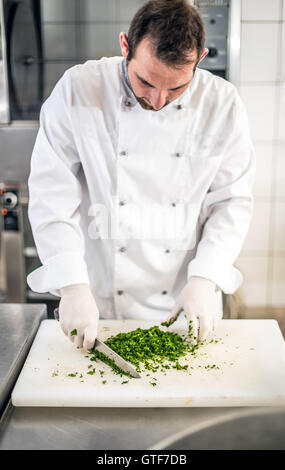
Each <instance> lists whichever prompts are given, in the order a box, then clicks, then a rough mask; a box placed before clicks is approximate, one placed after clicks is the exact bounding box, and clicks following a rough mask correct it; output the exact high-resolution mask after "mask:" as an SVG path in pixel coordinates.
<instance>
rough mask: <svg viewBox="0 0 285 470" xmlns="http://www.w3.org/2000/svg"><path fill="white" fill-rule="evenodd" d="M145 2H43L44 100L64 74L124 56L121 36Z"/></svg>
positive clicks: (50, 0)
mask: <svg viewBox="0 0 285 470" xmlns="http://www.w3.org/2000/svg"><path fill="white" fill-rule="evenodd" d="M144 3H145V0H104V1H102V0H80V1H78V0H61V1H60V2H59V1H58V0H41V12H42V31H43V48H44V57H45V59H44V60H45V92H44V94H45V98H46V97H47V96H48V95H49V94H50V93H51V91H52V89H53V87H54V84H55V83H56V81H57V80H59V78H60V77H61V76H62V74H63V73H64V71H65V70H66V69H68V68H70V67H72V66H73V65H75V64H78V63H83V62H85V61H86V60H88V59H90V58H92V59H100V58H101V57H103V56H105V57H108V56H113V55H121V50H120V45H119V34H120V32H121V31H125V32H127V31H128V28H129V23H130V21H131V19H132V17H133V16H134V14H135V12H136V11H137V10H138V9H139V8H140V7H141V6H142V5H143V4H144Z"/></svg>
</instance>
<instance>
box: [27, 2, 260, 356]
mask: <svg viewBox="0 0 285 470" xmlns="http://www.w3.org/2000/svg"><path fill="white" fill-rule="evenodd" d="M204 45H205V29H204V25H203V22H202V19H201V16H200V14H199V12H198V11H197V10H196V9H195V8H194V7H192V6H191V5H190V3H189V2H188V1H187V0H171V1H169V0H151V1H149V2H147V3H146V4H144V5H143V6H142V7H141V8H140V9H139V10H138V12H137V13H136V14H135V16H134V18H133V20H132V22H131V25H130V28H129V31H128V35H126V34H125V33H121V34H120V46H121V51H122V57H109V58H105V57H103V58H102V59H100V60H88V61H87V62H85V63H84V64H79V65H76V66H74V67H71V68H70V69H69V70H67V71H66V72H65V73H64V75H63V76H62V78H61V79H60V80H59V81H58V83H57V84H56V86H55V87H54V89H53V91H52V93H51V95H50V96H49V98H48V99H47V100H46V101H45V102H44V104H43V106H42V108H41V112H40V127H39V131H38V135H37V138H36V142H35V146H34V150H33V153H32V158H31V172H30V176H29V211H28V214H29V219H30V222H31V227H32V230H33V235H34V239H35V243H36V247H37V250H38V254H39V258H40V260H41V263H42V266H40V267H39V268H37V269H35V270H34V271H33V272H31V273H30V274H29V275H28V278H27V281H28V284H29V286H30V288H31V289H32V290H33V291H35V292H50V293H52V294H54V295H56V296H59V297H61V299H60V303H59V317H60V325H61V327H62V330H63V332H64V333H65V334H66V335H67V336H68V337H69V338H70V340H71V341H73V342H74V345H75V346H76V347H79V348H81V347H83V348H84V349H89V348H91V347H92V346H93V344H94V341H95V338H96V335H97V328H98V319H99V316H100V318H105V319H112V318H118V319H125V318H129V319H143V320H153V321H162V322H163V321H165V320H166V321H167V322H170V323H171V322H172V321H174V320H175V319H176V318H177V317H178V316H179V314H180V313H181V312H184V313H183V315H184V316H185V317H186V319H187V324H186V325H191V328H192V331H193V335H194V337H196V338H198V340H203V339H206V338H207V336H208V335H209V333H210V332H211V331H212V330H213V329H214V328H215V326H216V324H217V321H218V319H219V318H221V317H222V302H221V299H222V295H221V294H222V292H224V293H226V294H231V293H233V292H235V290H236V289H238V288H239V286H240V285H241V283H242V274H241V273H240V272H239V271H238V269H236V268H235V267H234V262H235V260H236V258H237V256H238V254H239V252H240V250H241V247H242V244H243V242H244V239H245V236H246V234H247V231H248V227H249V223H250V220H251V215H252V193H251V187H252V180H253V173H254V166H255V157H254V151H253V146H252V143H251V139H250V133H249V126H248V120H247V116H246V112H245V108H244V105H243V103H242V102H241V100H240V97H239V95H238V92H237V90H236V88H235V87H234V86H233V85H232V84H231V83H229V82H227V81H226V80H224V79H222V78H220V77H217V76H215V75H213V74H211V73H210V72H208V71H205V70H203V69H200V68H199V67H198V64H199V63H200V62H201V61H202V60H203V58H204V57H205V56H206V55H207V53H208V50H207V49H206V48H205V47H204ZM74 329H76V330H77V334H76V335H71V334H70V333H71V332H72V331H73V330H74Z"/></svg>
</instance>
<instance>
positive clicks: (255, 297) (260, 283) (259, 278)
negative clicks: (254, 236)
mask: <svg viewBox="0 0 285 470" xmlns="http://www.w3.org/2000/svg"><path fill="white" fill-rule="evenodd" d="M235 266H236V267H237V268H238V269H239V270H240V271H241V273H242V274H243V276H244V281H243V284H242V286H241V288H240V290H239V292H240V294H241V297H242V300H243V302H244V303H245V304H246V305H248V306H261V305H265V304H266V303H267V295H268V286H267V277H268V258H267V257H266V256H259V257H257V256H242V255H241V256H239V258H238V260H237V261H236V263H235Z"/></svg>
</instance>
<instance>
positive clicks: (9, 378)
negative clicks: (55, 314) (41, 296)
mask: <svg viewBox="0 0 285 470" xmlns="http://www.w3.org/2000/svg"><path fill="white" fill-rule="evenodd" d="M44 318H46V305H44V304H33V305H31V304H0V357H1V361H0V412H1V410H2V409H3V407H4V405H5V402H6V400H7V398H8V397H9V393H10V391H11V388H12V386H13V385H14V382H15V380H16V378H17V376H18V374H19V372H20V370H21V367H22V365H23V363H24V360H25V358H26V356H27V353H28V351H29V349H30V346H31V344H32V341H33V339H34V336H35V334H36V332H37V330H38V327H39V324H40V322H41V320H43V319H44Z"/></svg>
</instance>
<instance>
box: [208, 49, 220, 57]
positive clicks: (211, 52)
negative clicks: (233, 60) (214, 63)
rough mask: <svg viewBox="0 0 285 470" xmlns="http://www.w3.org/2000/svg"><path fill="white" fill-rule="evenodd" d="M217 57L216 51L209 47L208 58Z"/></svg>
mask: <svg viewBox="0 0 285 470" xmlns="http://www.w3.org/2000/svg"><path fill="white" fill-rule="evenodd" d="M217 55H218V49H217V48H216V47H209V53H208V56H209V57H211V58H213V57H217Z"/></svg>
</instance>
